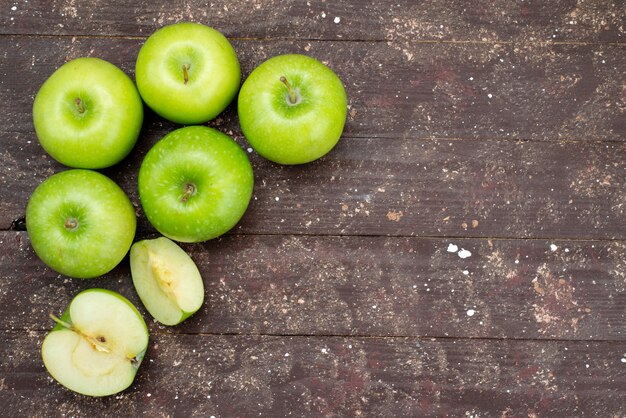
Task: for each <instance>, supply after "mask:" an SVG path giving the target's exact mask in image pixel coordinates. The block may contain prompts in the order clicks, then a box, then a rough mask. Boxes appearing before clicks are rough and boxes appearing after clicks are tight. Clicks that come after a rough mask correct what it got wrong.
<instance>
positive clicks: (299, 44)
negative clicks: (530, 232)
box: [0, 36, 626, 142]
mask: <svg viewBox="0 0 626 418" xmlns="http://www.w3.org/2000/svg"><path fill="white" fill-rule="evenodd" d="M142 43H143V40H142V39H127V38H81V37H71V38H70V37H62V38H59V37H51V38H49V37H13V36H4V37H1V38H0V55H1V56H3V58H4V59H3V60H2V62H0V73H1V74H4V75H5V76H4V77H3V78H2V79H1V80H2V84H1V85H0V99H1V100H0V111H2V112H3V114H4V115H6V116H7V118H6V124H4V126H3V127H2V130H1V131H0V134H2V135H3V136H4V135H6V134H9V133H23V134H29V135H32V134H33V131H32V122H31V119H32V115H31V108H32V102H33V99H34V97H35V94H36V92H37V90H38V89H39V87H40V86H41V84H43V82H44V81H45V80H46V78H47V77H49V76H50V75H51V74H52V73H53V72H54V70H55V69H56V68H58V67H59V66H61V65H62V64H63V63H65V62H67V61H69V60H71V59H74V58H78V57H81V56H95V57H99V58H103V59H106V60H109V61H111V62H113V63H114V64H116V65H118V66H119V67H121V68H122V69H123V70H124V71H125V72H126V73H127V74H129V75H131V76H132V75H133V73H134V67H135V59H136V57H137V53H138V51H139V48H140V46H141V44H142ZM234 47H235V49H236V50H237V52H238V54H239V58H240V61H241V64H242V67H243V74H244V78H245V77H246V76H247V75H248V74H249V73H250V71H251V70H252V69H253V68H255V67H256V66H258V65H259V64H260V63H261V62H263V61H265V60H266V59H268V58H270V57H272V56H275V55H279V54H284V53H305V54H308V55H311V56H313V57H316V58H318V59H320V60H322V61H323V62H325V63H327V64H328V65H329V66H330V67H331V68H332V69H333V70H335V71H336V72H337V74H338V75H339V76H340V78H341V79H342V80H343V81H344V84H345V86H346V90H347V93H348V98H349V106H350V111H349V114H350V115H349V118H348V123H347V126H346V129H345V133H344V134H345V136H346V137H391V138H405V137H412V138H453V139H459V138H460V139H515V140H547V141H555V140H562V141H613V140H614V141H623V140H624V139H625V137H626V135H625V134H626V122H624V120H625V119H626V113H625V108H626V102H625V101H624V100H625V99H624V95H623V92H622V89H623V85H624V84H626V54H624V52H625V48H626V46H624V45H509V44H436V43H434V44H420V43H413V42H410V41H407V42H392V43H373V42H314V41H311V42H309V41H256V40H247V41H244V40H240V41H235V42H234ZM213 124H214V125H217V126H220V127H222V128H223V129H224V130H227V131H233V132H235V133H239V132H240V130H239V128H238V121H237V118H236V111H235V106H231V107H230V108H229V109H228V110H227V111H226V112H225V113H224V114H223V115H221V116H220V117H219V118H217V120H215V121H214V122H213ZM172 126H173V125H167V126H165V129H170V128H171V127H172ZM6 140H7V139H5V138H2V141H3V142H4V141H6Z"/></svg>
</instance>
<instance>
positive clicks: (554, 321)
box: [0, 232, 626, 341]
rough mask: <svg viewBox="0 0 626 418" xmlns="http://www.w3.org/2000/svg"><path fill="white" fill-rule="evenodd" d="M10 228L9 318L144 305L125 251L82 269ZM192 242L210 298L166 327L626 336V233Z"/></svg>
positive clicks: (44, 324)
mask: <svg viewBox="0 0 626 418" xmlns="http://www.w3.org/2000/svg"><path fill="white" fill-rule="evenodd" d="M0 237H1V239H2V243H0V245H1V246H2V249H3V254H4V255H3V256H2V257H1V258H0V288H1V289H2V292H1V293H0V306H3V307H4V310H5V312H12V313H14V314H15V315H12V316H9V317H7V318H5V320H4V325H3V326H4V328H5V329H7V328H8V329H16V330H17V329H21V330H27V331H33V330H47V329H48V328H49V327H50V325H51V322H50V321H49V319H48V314H49V313H50V312H52V313H55V314H56V315H60V314H61V313H62V311H63V310H64V309H65V307H66V306H67V305H68V304H69V301H70V300H71V299H72V298H73V297H74V295H75V294H77V293H78V292H79V291H80V290H83V289H86V288H90V287H104V288H109V289H113V290H116V291H118V292H120V293H121V294H123V295H124V296H126V297H128V298H129V299H130V300H131V301H132V302H133V303H135V304H136V305H137V306H138V307H140V308H142V307H141V302H140V301H139V300H138V298H137V295H136V293H135V290H134V288H133V285H132V281H131V279H130V272H129V268H128V261H127V260H125V261H124V262H123V263H122V264H121V265H120V266H119V267H118V268H117V269H115V270H114V271H113V272H112V273H110V274H108V275H106V276H105V277H103V278H100V279H94V280H77V279H73V280H72V279H67V278H65V277H62V276H60V275H58V274H56V273H55V272H53V271H51V270H49V269H47V268H45V267H44V266H43V264H42V263H41V261H39V260H38V259H37V257H36V256H35V254H34V253H33V251H32V249H31V247H30V244H29V241H28V238H27V236H26V234H25V233H23V232H21V233H15V232H3V233H0ZM450 245H452V246H456V247H457V248H456V249H457V250H461V249H464V250H466V251H469V252H470V253H471V256H469V257H467V258H464V259H463V258H461V257H460V255H465V253H464V252H463V253H460V254H459V253H455V252H450V251H451V250H452V249H454V248H449V247H450ZM183 248H185V249H186V250H187V251H188V252H189V253H190V254H191V256H192V258H193V259H194V260H195V261H196V263H197V264H198V266H199V269H200V271H201V273H202V275H203V278H204V281H205V288H206V304H205V307H204V308H203V309H202V310H201V311H200V312H199V313H198V314H196V315H195V316H194V317H193V318H191V319H189V320H187V321H186V322H185V323H184V324H182V325H181V326H179V327H176V328H167V327H158V329H159V331H160V332H176V333H180V332H185V333H227V334H231V333H237V334H239V333H243V334H259V333H260V334H272V335H370V336H432V337H462V338H515V339H519V338H522V339H523V338H533V339H551V338H558V339H568V340H569V339H575V340H622V341H624V340H626V297H624V295H625V290H626V289H625V288H624V286H625V283H626V282H625V281H624V271H626V265H625V261H624V252H625V249H626V245H625V243H623V242H593V241H569V242H568V241H541V240H492V241H489V240H484V239H482V240H475V239H465V240H455V239H418V238H389V237H314V236H311V237H301V236H230V237H228V238H224V239H220V240H217V241H213V242H209V243H206V244H195V245H183ZM142 312H143V313H144V315H145V317H146V318H150V316H149V315H148V314H146V313H145V311H143V310H142ZM153 327H154V328H157V326H156V323H155V324H153Z"/></svg>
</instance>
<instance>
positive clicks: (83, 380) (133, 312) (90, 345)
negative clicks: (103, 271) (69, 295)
mask: <svg viewBox="0 0 626 418" xmlns="http://www.w3.org/2000/svg"><path fill="white" fill-rule="evenodd" d="M56 321H57V324H56V325H55V327H54V328H53V329H52V331H50V333H48V335H46V337H45V339H44V341H43V344H42V346H41V355H42V359H43V362H44V365H45V367H46V369H47V370H48V372H49V373H50V375H51V376H52V377H53V378H54V379H55V380H56V381H57V382H59V383H60V384H62V385H63V386H65V387H67V388H68V389H70V390H72V391H74V392H77V393H80V394H83V395H88V396H109V395H113V394H115V393H118V392H121V391H123V390H124V389H126V388H128V387H129V386H130V385H131V384H132V382H133V380H134V379H135V375H136V374H137V370H138V369H139V366H140V365H141V362H142V360H143V358H144V356H145V353H146V350H147V348H148V340H149V333H148V327H147V326H146V323H145V321H144V320H143V318H142V316H141V314H140V313H139V311H138V310H137V308H135V306H134V305H133V304H132V303H131V302H130V301H128V299H126V298H125V297H123V296H122V295H120V294H118V293H116V292H113V291H110V290H106V289H98V288H93V289H88V290H85V291H82V292H80V293H79V294H78V295H76V296H75V297H74V299H72V302H71V303H70V305H69V307H68V308H67V309H66V310H65V312H64V314H63V316H62V317H61V318H60V320H58V319H57V320H56ZM94 344H98V345H99V347H96V346H95V345H94Z"/></svg>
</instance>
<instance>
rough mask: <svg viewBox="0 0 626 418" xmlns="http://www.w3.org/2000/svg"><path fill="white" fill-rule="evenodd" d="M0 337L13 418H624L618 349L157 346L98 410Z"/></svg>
mask: <svg viewBox="0 0 626 418" xmlns="http://www.w3.org/2000/svg"><path fill="white" fill-rule="evenodd" d="M0 335H1V337H0V341H2V344H1V345H0V354H2V358H3V359H8V361H3V362H2V364H1V365H0V371H1V374H2V378H1V382H2V385H1V386H0V404H2V405H6V406H8V405H10V406H11V408H10V410H9V416H32V417H43V416H46V417H48V416H96V415H97V416H111V417H113V416H141V415H146V416H155V417H165V416H206V417H209V416H228V417H234V416H259V415H261V416H266V415H268V416H298V417H309V416H311V417H313V416H329V417H332V416H346V415H351V416H360V415H363V416H397V417H400V416H441V417H446V416H450V417H452V416H454V417H458V416H498V417H499V416H505V417H506V416H602V417H616V416H623V415H624V414H625V413H626V409H625V405H626V373H624V368H625V367H626V365H625V364H624V361H626V360H625V358H624V355H625V354H624V345H623V344H621V343H610V342H571V341H568V342H557V341H549V342H531V341H476V340H449V339H443V340H421V339H402V338H389V339H388V338H385V339H377V338H337V337H330V338H328V337H245V336H214V335H195V336H189V335H176V336H171V335H162V334H156V335H155V334H153V335H152V341H151V345H150V348H149V351H148V354H147V356H146V359H144V363H143V364H142V365H141V368H140V370H139V374H138V377H137V379H136V381H135V383H134V384H133V386H131V388H130V389H128V390H127V391H125V392H123V393H122V394H120V395H117V396H112V397H108V398H99V399H98V398H88V397H85V396H80V395H76V394H73V393H71V392H69V391H68V390H66V389H64V388H63V387H61V386H60V385H59V384H57V383H56V382H54V381H53V380H52V379H51V378H50V377H49V376H48V374H47V373H46V372H45V370H44V368H43V365H42V364H41V360H40V354H39V346H40V344H41V341H42V339H43V336H44V335H43V334H42V333H40V332H31V333H29V334H25V333H19V332H7V331H3V332H2V333H1V334H0ZM5 412H6V411H5ZM5 416H6V415H5Z"/></svg>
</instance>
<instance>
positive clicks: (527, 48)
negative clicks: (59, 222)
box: [0, 0, 626, 417]
mask: <svg viewBox="0 0 626 418" xmlns="http://www.w3.org/2000/svg"><path fill="white" fill-rule="evenodd" d="M624 9H625V5H624V2H623V1H622V0H614V1H602V0H589V1H580V2H578V3H577V2H575V1H570V0H568V1H539V0H527V1H524V0H517V1H512V0H472V1H467V2H464V1H452V0H440V1H435V0H433V1H412V0H393V1H390V0H379V1H376V2H365V1H356V0H351V1H341V2H339V1H326V2H324V1H314V0H311V1H304V0H301V1H298V0H283V1H261V0H258V1H253V2H244V1H236V2H233V1H227V0H213V1H212V2H210V3H209V2H192V1H185V0H173V1H167V0H158V1H148V0H140V1H135V2H130V1H128V2H124V1H120V0H111V1H108V2H100V1H93V0H92V1H74V0H69V1H60V0H59V1H56V0H53V1H43V0H30V1H28V2H25V1H17V0H0V33H1V34H0V57H2V58H1V60H0V114H1V115H2V122H1V123H0V158H1V160H0V180H1V188H0V229H1V231H0V260H1V261H0V309H1V313H2V319H1V329H0V333H1V335H2V337H1V338H0V362H1V364H0V407H1V408H2V415H3V416H49V415H55V416H56V415H58V416H96V415H107V416H139V415H146V416H151V417H152V416H181V417H186V416H191V415H195V416H202V417H209V416H212V415H213V416H215V417H233V416H285V415H290V416H297V417H300V416H345V415H350V416H384V417H396V416H463V417H470V416H473V417H479V416H480V417H483V416H498V417H513V416H517V417H522V416H524V417H525V416H529V417H535V416H555V417H574V416H598V417H621V416H624V415H626V342H625V340H626V260H625V259H626V222H625V221H626V216H625V215H626V182H625V174H626V170H625V169H626V142H625V141H624V140H625V139H626V135H625V134H626V114H625V108H626V96H625V92H626V90H625V89H626V87H625V86H626V76H625V74H626V49H625V45H626V44H625V43H624V39H625V35H624V19H625V16H626V14H625V12H624ZM181 20H192V21H198V22H201V23H205V24H208V25H210V26H213V27H215V28H217V29H218V30H221V31H222V32H223V33H225V34H226V35H227V36H228V37H229V38H230V39H231V41H232V43H233V45H234V47H235V49H236V51H237V53H238V54H239V57H240V61H241V64H242V67H243V73H244V76H246V75H247V74H249V73H250V71H251V70H252V69H253V68H254V67H255V66H257V65H258V64H259V63H261V62H262V61H264V60H265V59H267V58H268V57H271V56H273V55H277V54H282V53H288V52H298V53H305V54H309V55H311V56H314V57H316V58H318V59H320V60H322V61H323V62H325V63H326V64H327V65H329V66H330V67H331V68H332V69H333V70H335V71H336V72H337V73H338V74H339V76H340V77H341V78H342V80H343V81H344V83H345V86H346V89H347V92H348V97H349V112H348V113H349V116H348V121H347V125H346V129H345V132H344V135H343V137H342V139H341V141H340V143H339V144H338V146H337V147H336V148H335V149H334V150H333V151H332V152H331V153H330V154H329V155H328V156H326V157H325V158H323V159H322V160H320V161H318V162H315V163H312V164H308V165H305V166H300V167H282V166H277V165H274V164H271V163H269V162H268V161H266V160H264V159H262V158H261V157H259V156H258V155H257V154H256V153H254V152H251V153H250V154H249V156H250V159H251V161H252V165H253V167H254V170H255V177H256V185H255V189H254V197H253V200H252V202H251V205H250V208H249V210H248V212H247V213H246V215H245V217H244V219H243V220H242V221H241V223H240V225H238V226H237V227H236V228H235V229H234V230H233V231H231V232H230V233H229V234H227V235H226V236H224V237H222V238H220V239H217V240H214V241H210V242H207V243H203V244H194V245H184V248H185V249H186V250H188V251H189V252H190V253H191V255H192V257H193V258H194V260H195V261H196V262H197V263H198V265H199V267H200V270H201V272H202V274H203V277H204V280H205V286H206V304H205V306H204V308H203V309H202V310H201V311H200V312H199V313H198V314H197V315H196V316H194V317H192V318H191V319H189V320H188V321H186V322H185V323H183V324H182V325H180V326H178V327H174V328H168V327H163V326H159V325H158V324H157V323H155V322H153V321H149V328H150V331H151V344H150V348H149V351H148V355H147V359H146V360H145V362H144V364H143V365H142V366H141V369H140V372H139V374H138V377H137V379H136V381H135V383H134V384H133V385H132V387H131V388H130V389H128V390H127V391H125V392H123V393H122V394H120V395H118V396H112V397H108V398H104V399H96V398H87V397H83V396H79V395H75V394H73V393H71V392H69V391H68V390H65V389H64V388H63V387H61V386H60V385H58V384H57V383H56V382H54V381H53V380H52V379H51V378H50V377H49V376H48V374H47V373H46V372H45V370H44V367H43V364H42V361H41V358H40V345H41V341H42V339H43V337H44V335H45V333H46V332H47V330H49V329H50V328H51V327H52V323H51V321H50V320H49V319H48V313H49V312H55V313H57V314H58V313H61V312H62V311H63V309H64V308H65V307H66V306H67V304H68V303H69V301H70V300H71V298H72V297H73V296H74V295H75V294H76V293H77V292H78V291H80V290H82V289H85V288H89V287H94V286H98V287H105V288H109V289H113V290H116V291H119V292H121V293H122V294H123V295H125V296H126V297H128V298H129V299H130V300H131V301H133V302H134V303H135V304H137V305H138V306H141V304H140V302H139V300H138V298H137V296H136V294H135V291H134V289H133V287H132V283H131V280H130V273H129V266H128V261H127V260H125V261H124V262H122V264H121V265H120V266H119V267H117V268H116V269H115V270H114V271H113V272H111V273H110V274H108V275H107V276H106V277H102V278H98V279H94V280H90V281H81V280H72V279H68V278H65V277H62V276H60V275H58V274H56V273H55V272H53V271H51V270H50V269H48V268H46V267H45V266H44V265H43V264H42V263H41V262H40V261H39V260H38V259H37V257H36V256H35V255H34V253H33V251H32V248H31V246H30V244H29V240H28V235H27V233H26V232H25V225H24V219H23V216H24V211H25V205H26V203H27V201H28V197H29V195H30V193H31V192H32V191H33V190H34V189H35V187H36V186H37V185H38V184H39V183H40V182H41V181H43V180H44V179H45V178H46V177H48V176H50V175H51V174H53V173H55V172H58V171H61V170H63V169H64V167H63V166H61V165H60V164H58V163H56V162H55V161H53V160H52V159H51V158H50V157H48V156H47V155H46V153H45V152H44V151H43V149H42V148H41V146H40V145H39V143H38V141H37V138H36V136H35V134H34V131H33V126H32V122H31V107H32V102H33V98H34V95H35V93H36V92H37V90H38V88H39V87H40V85H41V84H42V83H43V81H44V80H45V79H46V78H47V77H48V76H49V75H50V74H51V73H52V72H53V71H54V70H55V69H56V68H57V67H59V66H60V65H61V64H63V63H64V62H66V61H68V60H70V59H73V58H77V57H81V56H94V57H100V58H104V59H106V60H109V61H111V62H113V63H114V64H116V65H118V66H120V67H121V68H122V69H123V70H124V71H125V72H126V73H127V74H129V75H131V76H133V74H134V62H135V58H136V56H137V52H138V50H139V48H140V46H141V45H142V43H143V42H144V41H145V38H146V37H147V36H148V35H150V34H151V33H152V32H153V31H154V30H155V29H157V28H159V27H161V26H163V25H166V24H169V23H174V22H178V21H181ZM210 125H211V126H215V127H217V128H218V129H220V130H222V131H223V132H226V133H228V134H230V135H231V136H233V137H234V138H235V139H236V140H237V142H238V143H239V144H240V145H241V146H242V147H243V148H245V149H247V148H248V144H247V143H246V141H245V139H244V138H243V136H242V134H241V131H240V129H239V126H238V122H237V114H236V108H235V107H234V106H231V107H229V108H228V109H227V110H226V112H225V113H224V114H223V115H221V116H220V117H219V118H217V119H216V120H214V121H212V122H211V123H210ZM175 128H176V125H174V124H172V123H169V122H165V121H163V120H161V119H160V118H158V117H156V116H155V115H154V114H153V113H151V112H149V111H148V112H147V114H146V120H145V123H144V129H143V132H142V134H141V137H140V140H139V143H138V145H137V147H136V149H135V150H134V151H133V152H132V153H131V155H130V156H129V157H128V158H127V159H125V160H124V161H123V162H122V163H120V164H119V165H117V166H116V167H113V168H111V169H107V170H104V173H105V174H107V175H109V176H110V177H112V178H113V179H114V180H115V181H117V182H118V183H119V184H120V185H121V186H122V188H123V189H124V190H125V191H126V192H127V193H128V194H129V196H130V197H131V200H132V201H133V203H134V204H135V205H136V206H137V210H138V212H139V228H138V232H137V238H138V239H139V238H145V237H154V236H156V233H155V230H154V229H153V228H152V227H151V226H150V225H149V224H148V222H147V221H146V218H145V217H144V216H143V214H142V213H141V210H140V206H139V199H138V195H137V185H136V183H137V170H138V167H139V164H140V162H141V161H142V158H143V157H144V155H145V154H146V152H147V151H148V149H149V148H150V147H151V146H152V145H153V144H154V143H155V142H156V141H158V140H159V138H161V137H162V136H163V135H164V134H165V133H167V132H169V131H171V130H172V129H175ZM461 250H465V251H461ZM459 251H461V252H459ZM470 253H471V255H470ZM461 256H467V257H466V258H462V257H461ZM142 312H143V313H144V314H145V311H144V310H142ZM145 315H146V318H148V316H147V314H145Z"/></svg>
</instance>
